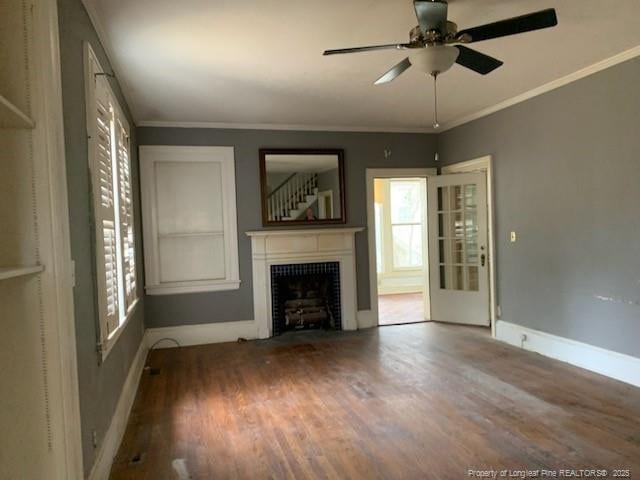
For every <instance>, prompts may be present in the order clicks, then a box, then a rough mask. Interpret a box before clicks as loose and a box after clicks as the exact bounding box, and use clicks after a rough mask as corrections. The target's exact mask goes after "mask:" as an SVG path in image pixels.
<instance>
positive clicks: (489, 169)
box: [441, 155, 498, 338]
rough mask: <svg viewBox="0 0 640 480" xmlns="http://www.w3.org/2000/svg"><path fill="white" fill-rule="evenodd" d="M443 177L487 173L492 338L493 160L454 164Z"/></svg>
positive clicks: (494, 308) (493, 333)
mask: <svg viewBox="0 0 640 480" xmlns="http://www.w3.org/2000/svg"><path fill="white" fill-rule="evenodd" d="M441 172H442V174H443V175H446V174H450V173H469V172H485V174H486V177H487V235H488V243H489V322H490V323H491V336H492V337H493V338H495V336H496V320H497V310H498V306H497V298H496V255H495V251H496V249H495V235H494V228H495V215H494V205H493V204H494V202H493V195H494V189H493V158H492V157H491V155H485V156H483V157H478V158H474V159H471V160H466V161H463V162H458V163H453V164H451V165H447V166H445V167H442V169H441Z"/></svg>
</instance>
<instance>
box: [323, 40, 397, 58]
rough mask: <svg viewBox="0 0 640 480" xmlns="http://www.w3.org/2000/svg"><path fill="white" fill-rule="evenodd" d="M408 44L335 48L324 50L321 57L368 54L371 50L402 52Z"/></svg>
mask: <svg viewBox="0 0 640 480" xmlns="http://www.w3.org/2000/svg"><path fill="white" fill-rule="evenodd" d="M408 46H409V44H406V43H388V44H386V45H371V46H369V47H353V48H336V49H334V50H325V51H324V53H323V55H338V54H341V53H358V52H370V51H373V50H389V49H392V48H393V49H396V50H402V49H404V48H407V47H408Z"/></svg>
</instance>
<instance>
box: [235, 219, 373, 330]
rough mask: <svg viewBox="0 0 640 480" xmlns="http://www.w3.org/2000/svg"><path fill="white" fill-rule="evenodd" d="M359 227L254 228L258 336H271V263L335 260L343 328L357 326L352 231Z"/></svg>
mask: <svg viewBox="0 0 640 480" xmlns="http://www.w3.org/2000/svg"><path fill="white" fill-rule="evenodd" d="M361 230H362V228H322V229H320V228H316V229H305V230H258V231H252V232H247V235H248V236H249V237H251V253H252V263H253V308H254V315H255V321H256V323H257V330H258V332H257V333H258V338H268V337H271V336H272V335H273V305H272V295H271V271H272V269H271V266H273V265H295V264H303V263H314V264H317V263H322V262H337V263H338V264H339V271H340V307H341V308H340V310H341V317H342V321H341V325H342V329H343V330H356V329H357V319H356V315H357V297H356V292H357V290H356V267H355V234H356V232H359V231H361Z"/></svg>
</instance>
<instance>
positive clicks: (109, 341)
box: [85, 45, 138, 357]
mask: <svg viewBox="0 0 640 480" xmlns="http://www.w3.org/2000/svg"><path fill="white" fill-rule="evenodd" d="M85 59H86V94H87V134H88V137H89V142H88V143H89V170H90V172H91V185H92V188H91V191H92V200H93V213H94V217H93V222H94V226H95V243H96V244H95V253H96V255H95V256H96V275H97V282H96V285H97V296H98V308H99V320H100V339H99V341H98V345H99V346H100V350H101V352H102V355H103V357H105V356H106V355H107V353H108V352H109V351H110V349H111V347H112V346H113V344H114V343H115V341H116V339H117V337H118V335H119V334H120V332H121V331H122V329H123V326H124V324H125V323H126V321H127V319H128V318H129V316H130V315H131V312H132V310H133V308H134V306H135V304H136V302H137V300H138V294H137V278H136V258H135V236H134V230H133V194H132V185H131V155H130V154H131V149H130V137H129V124H128V122H127V119H126V117H125V115H124V113H123V111H122V109H121V108H120V106H119V104H118V101H117V99H116V97H115V95H114V93H113V91H112V89H111V86H110V85H109V80H108V76H106V75H103V73H104V70H103V69H102V67H101V66H100V63H99V62H98V60H97V58H96V56H95V54H94V52H93V51H92V49H91V47H89V46H88V45H87V48H86V56H85Z"/></svg>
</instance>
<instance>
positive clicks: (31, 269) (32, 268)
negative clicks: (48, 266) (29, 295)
mask: <svg viewBox="0 0 640 480" xmlns="http://www.w3.org/2000/svg"><path fill="white" fill-rule="evenodd" d="M42 271H44V266H43V265H29V266H15V267H0V280H7V279H9V278H16V277H23V276H25V275H33V274H34V273H40V272H42Z"/></svg>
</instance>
